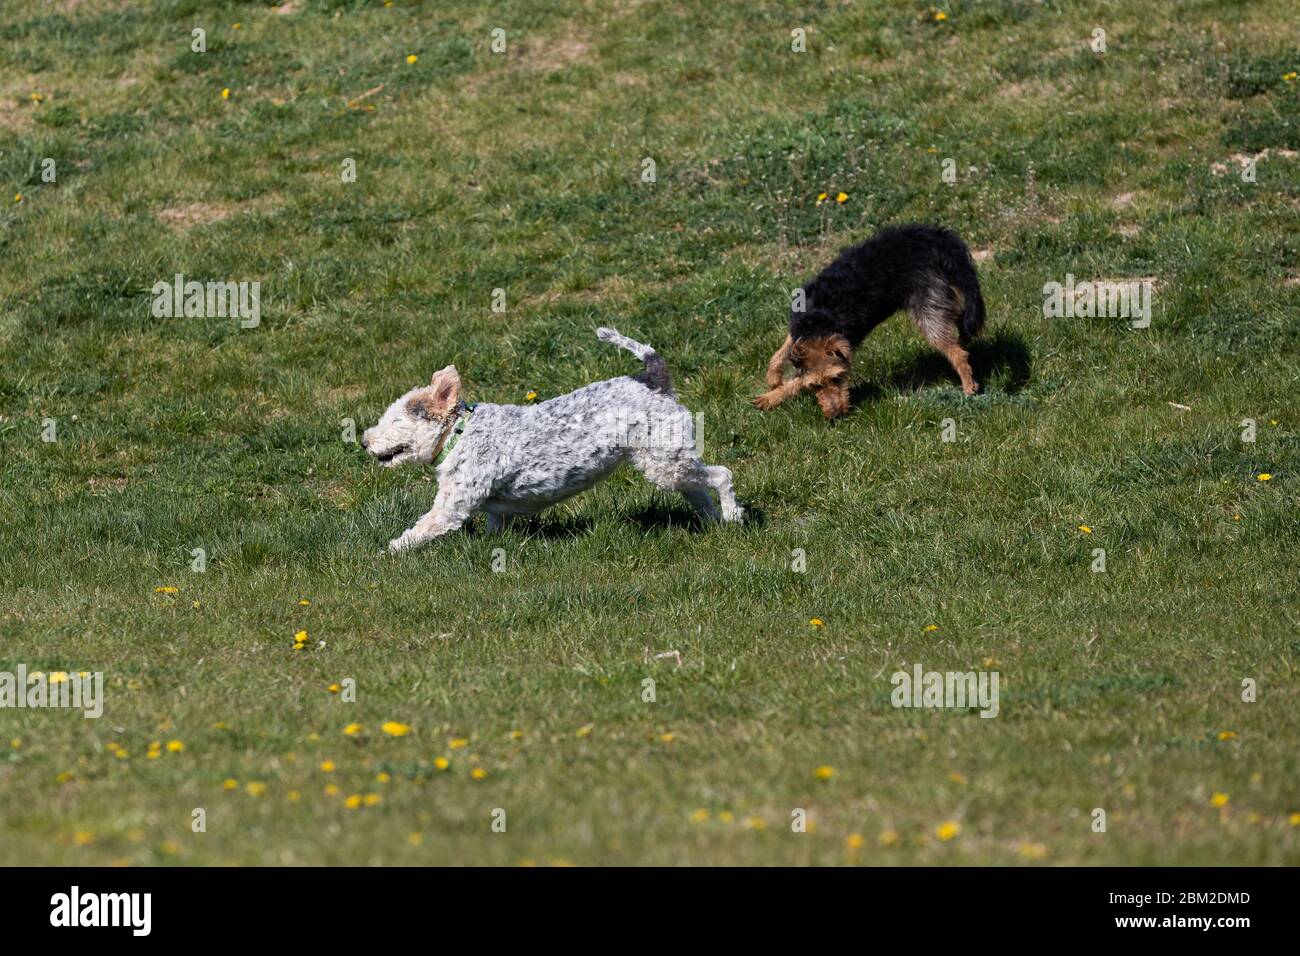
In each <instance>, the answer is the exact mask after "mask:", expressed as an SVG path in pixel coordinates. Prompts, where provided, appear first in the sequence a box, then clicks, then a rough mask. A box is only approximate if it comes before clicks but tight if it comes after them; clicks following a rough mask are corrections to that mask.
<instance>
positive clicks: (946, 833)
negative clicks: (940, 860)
mask: <svg viewBox="0 0 1300 956" xmlns="http://www.w3.org/2000/svg"><path fill="white" fill-rule="evenodd" d="M959 833H961V824H960V823H958V822H957V821H956V820H945V821H944V822H943V823H941V824H939V826H938V827H936V828H935V831H934V835H935V836H937V837H938V838H939V839H940V840H943V841H944V842H945V843H946V842H948V841H949V840H951V839H952V838H953V837H955V836H956V835H957V834H959Z"/></svg>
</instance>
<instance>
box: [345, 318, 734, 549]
mask: <svg viewBox="0 0 1300 956" xmlns="http://www.w3.org/2000/svg"><path fill="white" fill-rule="evenodd" d="M596 334H597V335H598V336H599V337H600V338H601V339H602V340H604V341H606V342H612V343H613V344H615V345H618V346H620V347H621V348H625V349H627V350H628V351H629V352H631V353H632V354H634V355H635V356H636V357H637V358H639V359H641V361H642V362H644V363H645V369H644V371H642V372H641V373H640V374H639V375H636V376H630V375H624V376H621V377H619V378H611V379H608V380H606V381H603V382H593V383H592V384H591V385H588V386H586V387H585V388H580V389H578V390H577V391H576V392H570V393H569V394H567V395H561V396H559V397H558V398H553V399H551V400H550V401H546V402H541V403H540V404H537V405H527V406H518V405H491V404H488V403H486V402H483V403H480V404H478V405H475V406H474V407H473V410H472V412H470V413H468V418H466V424H465V427H464V431H463V433H462V435H461V438H460V441H459V442H458V443H457V444H456V445H455V446H454V447H452V449H451V451H450V453H449V454H448V455H447V457H446V459H445V460H444V461H443V462H442V464H440V465H439V466H438V469H437V475H438V494H437V498H436V499H435V500H434V503H433V509H432V510H431V511H430V512H429V513H428V514H426V515H424V516H423V517H422V518H420V519H419V520H418V521H417V522H416V523H415V525H414V526H413V527H411V528H410V529H408V530H407V531H406V532H404V533H403V534H402V535H400V536H399V537H397V538H394V539H393V540H392V541H390V542H389V550H391V551H403V550H406V549H407V548H413V547H416V546H418V545H421V544H423V543H425V542H426V541H428V540H430V539H431V538H435V537H438V536H439V535H443V534H446V533H448V532H450V531H455V530H456V529H457V528H459V527H461V526H462V525H463V524H464V523H465V522H466V521H467V520H468V519H469V518H470V516H471V515H473V514H474V513H475V512H478V511H484V512H486V513H487V515H488V527H489V529H490V530H500V528H501V527H502V526H503V524H504V522H505V520H506V518H507V517H508V516H510V515H514V514H532V513H534V512H537V511H540V510H542V509H543V508H546V507H547V506H549V505H553V504H555V503H557V502H559V501H563V500H564V499H565V498H568V497H570V496H572V495H576V494H577V493H578V492H580V491H584V490H585V489H587V488H590V487H591V486H592V485H594V484H596V483H597V482H599V481H600V480H601V479H603V478H605V477H606V476H607V475H609V474H610V472H612V471H613V470H614V469H615V468H617V467H618V466H619V465H620V464H621V463H622V462H624V461H626V462H629V463H630V464H631V465H632V466H633V467H634V468H636V469H637V470H638V471H640V472H641V473H642V474H643V475H645V477H646V478H647V479H649V480H650V481H651V482H652V483H653V484H655V485H656V486H658V487H660V488H662V489H664V490H665V491H677V492H680V493H681V494H682V495H683V496H684V497H685V498H686V500H687V501H689V502H690V503H691V505H692V506H693V507H694V508H695V510H696V511H698V512H699V513H700V515H701V516H702V517H703V518H704V519H705V520H708V521H712V520H716V519H718V518H719V517H721V519H722V520H723V521H740V520H741V519H742V517H743V516H744V509H743V508H741V506H740V505H739V504H737V502H736V497H735V493H734V491H733V490H732V482H731V472H730V471H729V470H727V469H726V468H723V467H722V466H721V465H707V464H705V463H704V462H703V461H702V460H700V458H699V455H698V454H697V452H696V450H695V448H694V445H693V440H692V439H693V432H692V430H691V428H690V424H689V423H690V412H689V411H688V410H687V409H686V408H685V407H683V406H682V405H680V404H679V403H678V402H677V400H676V398H674V397H673V392H672V382H671V379H670V377H669V374H668V367H667V365H666V364H665V363H664V360H663V359H662V358H661V357H660V356H659V354H658V353H657V352H655V350H654V349H652V348H651V347H650V346H648V345H643V344H642V343H640V342H636V341H633V340H632V339H629V338H627V337H626V336H623V335H619V334H618V333H617V332H615V331H614V330H613V329H598V330H597V332H596ZM466 414H467V408H466V406H465V405H464V404H463V403H462V402H461V400H460V376H459V374H458V373H457V372H456V368H455V366H452V365H449V366H447V367H446V368H444V369H442V370H441V371H439V372H437V373H436V374H435V375H434V376H433V381H432V382H431V383H430V384H429V385H426V386H424V387H422V388H416V389H412V390H411V391H409V392H407V393H406V394H405V395H403V396H402V397H401V398H399V399H397V401H395V402H393V404H392V405H390V406H389V407H388V409H387V410H386V411H385V412H384V414H383V417H382V418H381V419H380V421H379V423H378V424H377V425H375V427H374V428H370V429H367V430H366V432H365V434H364V435H362V438H361V444H362V447H364V448H365V449H366V450H367V451H369V452H370V454H371V455H373V456H374V457H375V458H377V459H378V460H379V461H380V462H382V463H383V464H384V465H385V466H386V467H390V468H391V467H394V466H396V465H400V464H406V463H417V464H429V463H430V462H432V461H433V460H434V459H435V458H436V457H437V456H438V453H439V452H440V451H441V450H442V448H443V446H444V445H445V444H446V442H447V441H448V437H449V436H450V435H451V433H452V430H453V428H454V427H455V424H456V422H457V421H458V420H459V419H461V418H462V417H463V416H465V415H466ZM711 492H716V493H717V495H718V498H719V500H720V504H721V513H719V508H718V505H716V504H715V503H714V501H713V498H712V496H711Z"/></svg>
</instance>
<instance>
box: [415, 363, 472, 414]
mask: <svg viewBox="0 0 1300 956" xmlns="http://www.w3.org/2000/svg"><path fill="white" fill-rule="evenodd" d="M459 401H460V373H459V372H457V371H456V366H454V365H448V366H447V367H446V368H444V369H439V370H438V371H437V372H434V373H433V379H432V381H430V382H429V387H428V388H427V389H422V390H421V392H420V394H418V395H416V396H415V397H414V398H412V399H411V401H410V402H409V403H408V407H409V408H410V410H411V414H413V415H415V416H417V417H419V418H424V419H428V420H430V421H432V420H435V419H440V418H446V417H447V416H449V415H450V414H451V412H452V409H454V408H455V407H456V404H457V403H458V402H459Z"/></svg>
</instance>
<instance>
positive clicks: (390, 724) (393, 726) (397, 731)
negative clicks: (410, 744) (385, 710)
mask: <svg viewBox="0 0 1300 956" xmlns="http://www.w3.org/2000/svg"><path fill="white" fill-rule="evenodd" d="M379 729H380V730H382V731H383V732H384V733H386V734H388V736H390V737H405V736H406V735H407V734H409V733H410V732H411V725H410V724H401V723H398V722H397V721H395V720H386V721H384V723H383V724H382V725H381V726H380V728H379Z"/></svg>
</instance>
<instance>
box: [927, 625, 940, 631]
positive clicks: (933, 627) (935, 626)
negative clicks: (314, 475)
mask: <svg viewBox="0 0 1300 956" xmlns="http://www.w3.org/2000/svg"><path fill="white" fill-rule="evenodd" d="M925 629H926V630H927V631H937V630H939V625H938V624H927V625H926V626H925Z"/></svg>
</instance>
